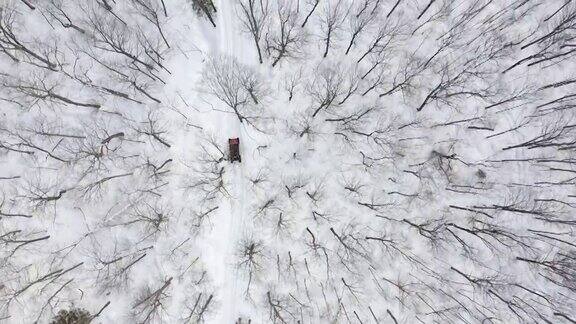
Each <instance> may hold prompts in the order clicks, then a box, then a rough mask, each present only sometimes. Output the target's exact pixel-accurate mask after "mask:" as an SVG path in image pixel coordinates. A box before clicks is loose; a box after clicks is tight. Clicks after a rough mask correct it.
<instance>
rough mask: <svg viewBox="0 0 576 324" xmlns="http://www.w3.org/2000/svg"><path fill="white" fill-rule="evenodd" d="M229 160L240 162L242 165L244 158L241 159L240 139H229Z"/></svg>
mask: <svg viewBox="0 0 576 324" xmlns="http://www.w3.org/2000/svg"><path fill="white" fill-rule="evenodd" d="M228 160H230V162H234V161H238V162H240V163H242V158H241V157H240V139H239V138H230V139H228Z"/></svg>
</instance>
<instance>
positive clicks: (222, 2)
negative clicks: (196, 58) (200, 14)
mask: <svg viewBox="0 0 576 324" xmlns="http://www.w3.org/2000/svg"><path fill="white" fill-rule="evenodd" d="M217 9H218V13H217V30H218V32H217V33H218V37H219V53H214V54H215V55H223V56H229V57H231V58H234V59H236V60H238V61H240V62H242V61H244V60H243V57H242V55H243V51H242V48H243V45H242V44H243V41H242V35H241V31H240V26H239V21H238V19H237V17H236V12H235V6H234V2H232V1H230V0H218V2H217ZM217 113H218V115H219V118H218V120H219V124H220V125H219V128H218V131H219V134H217V135H218V138H221V139H222V140H226V141H227V139H228V138H233V137H240V150H241V153H242V152H243V150H242V147H243V144H244V143H243V137H242V136H241V133H244V132H243V125H242V124H241V123H240V121H239V120H238V118H237V117H236V115H235V114H232V113H230V114H226V113H222V112H217ZM225 144H226V145H228V144H227V142H226V143H225ZM246 162H247V161H245V159H243V161H242V163H233V164H232V163H230V164H228V165H227V166H226V175H225V179H226V180H227V186H228V187H227V191H228V193H229V196H228V197H226V198H224V199H223V200H222V206H221V207H222V208H221V214H220V216H221V218H220V219H219V220H218V221H216V222H215V226H217V227H221V228H219V229H215V232H216V233H221V235H222V237H219V238H218V239H219V240H221V242H222V244H221V245H220V246H221V247H223V248H224V250H223V251H221V252H222V253H221V254H220V256H219V258H220V259H221V262H220V264H221V266H222V267H224V271H223V273H224V276H223V278H221V279H220V280H221V282H220V285H219V286H220V292H219V294H220V301H221V303H222V304H221V311H220V314H219V318H217V319H215V321H214V322H215V323H235V322H236V320H237V319H238V317H240V316H243V313H244V312H243V311H244V309H245V308H246V306H244V305H243V304H244V302H243V301H244V300H245V298H244V291H245V284H244V282H243V281H244V280H242V279H241V276H240V271H239V269H238V266H237V264H236V260H237V259H238V253H239V243H240V241H241V240H242V238H243V237H244V235H245V234H246V233H245V230H246V224H247V213H246V206H245V202H246V199H245V192H246V184H245V174H246V172H245V168H246Z"/></svg>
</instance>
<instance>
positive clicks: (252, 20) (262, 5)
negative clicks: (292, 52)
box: [239, 0, 270, 64]
mask: <svg viewBox="0 0 576 324" xmlns="http://www.w3.org/2000/svg"><path fill="white" fill-rule="evenodd" d="M239 2H240V13H239V17H240V21H241V22H242V25H243V26H244V28H245V30H246V32H248V33H250V35H251V36H252V40H253V41H254V45H255V46H256V51H257V52H258V61H259V62H260V64H262V63H263V62H264V61H263V59H262V49H261V48H260V41H261V39H262V35H263V34H264V32H265V31H266V30H267V29H268V25H269V15H270V5H269V3H268V0H239Z"/></svg>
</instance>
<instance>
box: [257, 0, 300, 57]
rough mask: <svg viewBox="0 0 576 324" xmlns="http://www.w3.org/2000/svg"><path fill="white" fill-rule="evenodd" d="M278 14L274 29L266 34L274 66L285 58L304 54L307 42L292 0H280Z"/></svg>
mask: <svg viewBox="0 0 576 324" xmlns="http://www.w3.org/2000/svg"><path fill="white" fill-rule="evenodd" d="M276 12H277V16H276V19H275V20H274V24H275V25H277V26H272V27H271V28H273V30H271V31H270V32H268V33H267V34H266V51H267V52H268V53H269V55H271V56H272V58H273V61H272V66H273V67H274V66H276V64H278V62H280V60H281V59H283V58H297V57H300V56H302V54H303V51H304V46H305V45H306V43H307V38H308V37H307V34H306V31H305V30H304V29H303V28H301V27H300V26H298V18H299V13H298V11H297V10H296V9H295V8H294V3H293V2H291V1H287V0H285V1H280V2H279V3H278V4H277V8H276Z"/></svg>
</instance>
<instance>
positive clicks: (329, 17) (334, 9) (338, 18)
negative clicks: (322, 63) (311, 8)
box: [320, 0, 349, 57]
mask: <svg viewBox="0 0 576 324" xmlns="http://www.w3.org/2000/svg"><path fill="white" fill-rule="evenodd" d="M348 15H349V8H346V7H345V1H344V0H338V1H337V2H336V3H330V2H328V3H326V5H325V7H324V12H323V14H322V17H321V21H320V30H321V37H322V41H323V42H324V54H323V55H322V56H323V57H326V56H328V51H329V50H330V48H331V47H332V46H334V40H335V39H337V38H338V35H337V33H338V32H339V31H340V30H341V29H342V27H343V24H344V21H346V17H347V16H348Z"/></svg>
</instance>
